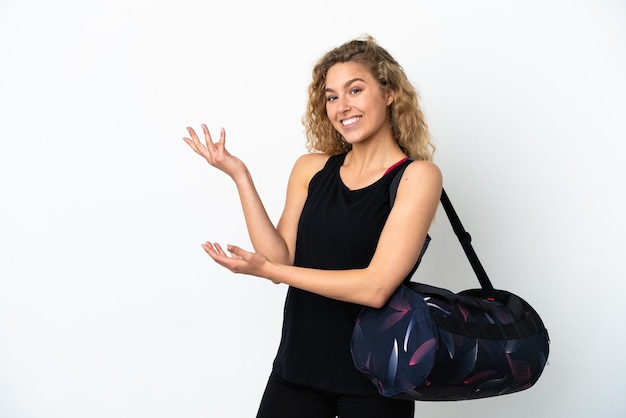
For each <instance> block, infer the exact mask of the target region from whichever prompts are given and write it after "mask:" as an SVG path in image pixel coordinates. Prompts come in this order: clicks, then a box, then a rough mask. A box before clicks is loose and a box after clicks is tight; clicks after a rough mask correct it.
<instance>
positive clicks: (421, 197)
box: [203, 161, 442, 307]
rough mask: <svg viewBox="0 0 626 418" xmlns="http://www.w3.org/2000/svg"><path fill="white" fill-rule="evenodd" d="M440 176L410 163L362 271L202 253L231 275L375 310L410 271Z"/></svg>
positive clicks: (214, 249)
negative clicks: (377, 239)
mask: <svg viewBox="0 0 626 418" xmlns="http://www.w3.org/2000/svg"><path fill="white" fill-rule="evenodd" d="M441 187H442V180H441V173H440V171H439V169H438V168H437V166H435V165H434V164H432V163H428V162H424V161H416V162H413V163H411V164H410V165H409V166H408V167H407V169H406V170H405V172H404V175H403V177H402V181H401V182H400V185H399V187H398V194H397V197H396V201H395V204H394V206H393V209H392V211H391V213H390V214H389V218H388V219H387V222H386V223H385V227H384V228H383V231H382V233H381V236H380V239H379V242H378V246H377V248H376V252H375V253H374V256H373V258H372V260H371V262H370V264H369V265H368V266H367V267H366V268H364V269H352V270H332V271H331V270H319V269H306V268H301V267H294V266H291V265H284V264H280V263H275V262H272V261H270V260H268V259H266V258H265V257H263V256H262V255H260V254H255V253H250V252H247V251H244V250H242V249H241V248H239V247H236V246H228V247H227V250H228V252H229V253H230V254H231V255H230V256H229V255H228V254H227V253H225V252H224V251H223V249H222V248H221V247H220V246H219V245H217V244H211V243H206V244H205V245H203V247H204V249H205V251H206V252H207V253H208V254H209V255H210V256H211V257H212V258H213V259H214V260H215V261H216V262H218V263H219V264H221V265H223V266H224V267H226V268H228V269H230V270H231V271H233V272H236V273H244V274H251V275H255V276H259V277H265V278H268V279H270V280H272V281H273V282H275V283H285V284H288V285H290V286H294V287H297V288H300V289H304V290H307V291H310V292H313V293H317V294H320V295H323V296H326V297H330V298H333V299H338V300H343V301H347V302H353V303H358V304H361V305H366V306H373V307H380V306H382V305H384V303H385V302H386V301H387V299H389V297H390V296H391V294H392V293H393V291H394V290H395V289H396V288H397V287H398V286H399V285H400V283H401V282H402V280H403V279H404V278H405V277H406V276H407V275H408V273H409V272H410V271H411V268H412V267H413V265H414V264H415V261H416V260H417V257H418V256H419V252H420V250H421V248H422V244H423V242H424V239H425V237H426V234H427V232H428V228H429V226H430V224H431V222H432V219H433V217H434V215H435V212H436V210H437V205H438V203H439V198H440V196H441Z"/></svg>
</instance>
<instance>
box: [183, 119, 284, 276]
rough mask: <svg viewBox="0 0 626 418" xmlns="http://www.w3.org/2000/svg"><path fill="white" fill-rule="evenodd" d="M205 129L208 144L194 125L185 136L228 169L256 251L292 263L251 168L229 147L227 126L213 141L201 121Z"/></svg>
mask: <svg viewBox="0 0 626 418" xmlns="http://www.w3.org/2000/svg"><path fill="white" fill-rule="evenodd" d="M202 130H203V131H204V137H205V144H203V143H202V142H200V139H199V138H198V135H197V134H196V133H195V131H194V130H193V129H192V128H187V131H188V132H189V135H190V137H185V138H183V140H184V141H185V142H186V143H187V144H188V145H189V146H190V147H191V148H192V149H193V150H194V151H195V152H196V153H197V154H198V155H200V156H201V157H203V158H204V159H206V160H207V162H208V163H209V164H210V165H212V166H213V167H216V168H218V169H220V170H221V171H223V172H224V173H226V174H227V175H228V176H230V177H231V178H232V179H233V181H234V182H235V185H236V187H237V191H238V193H239V199H240V201H241V207H242V209H243V214H244V218H245V221H246V227H247V229H248V234H249V236H250V240H251V242H252V245H253V247H254V249H255V251H257V252H259V253H261V254H264V255H265V256H266V257H267V258H268V260H271V261H272V262H275V263H281V264H290V259H291V257H290V255H289V250H288V246H287V243H286V242H285V239H284V238H283V236H282V235H281V234H280V233H279V232H278V230H277V229H276V228H275V227H274V225H273V224H272V221H271V220H270V218H269V216H268V215H267V211H266V210H265V207H264V206H263V202H262V201H261V198H260V197H259V195H258V193H257V190H256V187H255V186H254V182H253V181H252V176H251V175H250V172H249V171H248V168H247V167H246V165H245V164H244V163H243V161H241V160H240V159H239V158H237V157H235V156H233V155H231V154H230V153H229V152H228V151H227V150H226V146H225V145H226V133H225V131H224V129H222V130H221V132H220V139H219V141H218V142H216V143H214V142H213V141H212V139H211V134H210V133H209V130H208V128H207V127H206V125H204V124H203V125H202Z"/></svg>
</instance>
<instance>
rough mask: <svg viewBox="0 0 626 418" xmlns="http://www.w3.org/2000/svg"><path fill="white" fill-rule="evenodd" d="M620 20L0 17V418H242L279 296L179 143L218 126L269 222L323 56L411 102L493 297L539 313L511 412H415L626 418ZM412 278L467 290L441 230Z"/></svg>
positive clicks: (5, 6)
mask: <svg viewBox="0 0 626 418" xmlns="http://www.w3.org/2000/svg"><path fill="white" fill-rule="evenodd" d="M625 23H626V6H625V4H624V2H620V1H617V0H616V1H609V0H600V1H598V0H593V1H592V0H589V1H549V0H546V1H528V0H527V1H523V2H522V1H516V2H513V1H500V0H493V1H488V0H474V1H428V2H427V1H415V0H411V1H405V2H402V1H394V0H387V1H383V2H381V1H380V0H375V1H374V0H363V1H360V2H338V1H334V0H333V1H326V0H320V1H317V2H308V3H301V2H295V1H292V2H287V1H284V2H283V1H276V0H269V1H265V2H260V1H241V0H239V1H238V0H229V1H222V2H208V1H191V0H177V1H170V2H167V1H148V0H143V1H122V0H108V1H98V2H95V1H92V2H88V1H82V0H81V1H78V0H75V1H72V0H57V1H54V2H52V1H33V0H31V1H26V0H24V1H17V0H0V417H2V418H56V417H62V418H85V417H89V418H101V417H107V418H108V417H115V418H137V417H151V418H165V417H167V418H169V417H177V418H178V417H184V418H195V417H252V416H254V414H255V412H256V408H257V404H258V401H259V398H260V396H261V392H262V390H263V388H264V385H265V381H266V378H267V376H268V373H269V371H270V367H271V362H272V359H273V357H274V354H275V351H276V347H277V344H278V339H279V333H280V323H281V319H282V303H283V298H284V294H285V290H286V289H285V287H284V286H275V285H272V284H270V283H268V282H266V281H264V280H262V279H257V278H251V277H247V276H234V275H232V274H230V273H228V272H227V271H225V270H222V269H220V268H218V267H217V266H216V265H214V264H213V263H212V262H211V260H210V259H209V258H208V256H206V254H204V252H203V251H202V250H201V248H200V243H201V242H203V241H205V240H217V241H220V242H222V243H236V244H240V245H242V246H244V247H246V248H250V245H249V241H248V238H247V235H246V231H245V227H244V224H243V219H242V216H241V210H240V208H239V204H238V200H237V196H236V193H235V190H234V187H233V185H232V183H231V181H230V180H229V179H228V178H227V177H226V176H224V175H223V174H222V173H220V172H217V171H216V170H214V169H211V168H210V167H208V166H207V165H206V164H205V163H203V161H202V160H201V159H200V158H199V157H197V156H196V155H195V154H193V152H191V150H190V149H188V147H187V146H186V145H185V144H184V142H183V141H182V140H181V138H182V136H184V135H185V133H186V132H185V127H186V126H188V125H191V126H194V127H196V128H199V125H200V123H203V122H206V123H207V124H208V125H209V127H210V128H211V130H212V132H214V133H215V134H216V137H217V134H218V130H219V128H220V127H221V126H224V127H226V129H227V138H228V140H227V145H229V147H230V150H231V151H232V152H233V153H234V154H236V155H238V156H240V157H241V158H242V159H243V160H244V161H246V162H247V164H248V166H249V168H250V170H251V171H252V173H253V176H254V178H255V181H256V184H257V187H258V189H259V192H260V194H261V196H262V197H263V199H264V202H265V204H266V207H267V210H268V212H269V213H270V216H271V217H272V219H274V220H277V219H278V217H279V216H280V212H281V210H282V205H283V200H284V189H285V185H286V179H287V176H288V174H289V171H290V169H291V166H292V164H293V162H294V161H295V159H296V158H297V157H298V156H299V155H300V154H302V153H304V152H306V150H305V148H304V137H303V129H302V126H301V124H300V117H301V116H302V114H303V112H304V106H305V101H306V87H307V85H308V82H309V79H310V71H311V68H312V65H313V63H314V62H315V60H316V59H317V58H318V57H320V56H321V55H322V54H323V53H324V52H326V51H327V50H328V49H330V48H333V47H335V46H337V45H339V44H341V43H343V42H344V41H347V40H349V39H352V38H354V37H357V36H359V35H361V34H363V33H369V34H371V35H373V36H374V37H375V38H376V39H377V40H378V41H379V42H380V43H381V44H382V45H383V46H384V47H386V48H387V49H388V50H389V51H390V52H391V53H392V54H393V55H394V56H395V57H396V58H397V59H398V61H399V62H400V63H401V64H402V65H403V66H404V68H405V70H406V72H407V73H408V75H409V77H410V79H411V80H412V81H413V82H414V84H415V85H416V86H417V87H418V89H419V91H420V93H421V95H422V99H423V105H424V109H425V112H426V115H427V118H428V121H429V122H430V126H431V130H432V134H433V136H434V139H435V141H436V144H437V147H438V149H437V153H436V162H437V163H438V164H439V166H440V167H441V169H442V171H443V173H444V181H445V184H444V186H445V188H446V190H447V191H448V193H449V195H450V197H451V199H452V202H453V203H454V205H455V207H456V209H457V211H458V212H459V214H460V216H461V219H462V220H463V222H464V224H465V227H466V228H467V229H468V231H470V233H472V236H473V238H474V246H475V249H476V251H477V253H478V255H479V256H480V258H481V260H482V262H483V264H484V266H485V268H486V270H487V272H488V273H489V275H490V277H491V279H492V281H493V282H494V283H495V285H496V287H500V288H505V289H507V290H510V291H513V292H515V293H518V294H519V295H521V296H522V297H524V298H525V299H527V300H528V301H529V302H531V304H532V305H533V306H534V307H535V308H536V309H537V310H538V311H539V312H540V314H541V315H542V317H543V319H544V321H545V322H546V325H547V326H548V328H549V331H550V336H551V340H552V343H551V353H550V359H549V365H548V366H547V367H546V369H545V372H544V374H543V375H542V377H541V378H540V380H539V382H538V383H537V384H536V385H535V386H534V387H533V388H531V389H529V390H527V391H525V392H521V393H518V394H513V395H507V396H503V397H500V398H493V399H487V400H479V401H469V402H457V403H418V404H417V414H416V416H420V417H442V418H443V417H457V416H460V415H461V414H462V415H463V416H464V417H466V418H472V417H500V416H507V417H510V418H516V417H519V418H525V417H550V418H553V417H568V418H571V417H589V416H602V417H620V416H625V415H626V399H624V395H623V391H624V390H623V380H624V379H623V378H624V374H626V357H625V353H626V336H625V332H624V320H625V319H626V308H625V303H624V298H623V294H624V290H625V288H626V285H625V282H626V274H625V273H624V263H623V260H624V257H625V256H624V249H625V248H624V236H625V234H626V227H625V221H624V214H625V213H626V199H625V197H624V178H625V176H624V175H625V174H626V169H625V168H624V162H623V160H624V156H623V151H624V149H625V147H624V141H625V140H626V129H625V128H624V121H623V119H624V116H625V115H626V106H625V100H626V83H625V79H626V77H625V74H626V24H625ZM431 235H432V236H433V243H432V246H431V249H430V250H429V253H428V255H427V257H426V260H425V264H424V265H423V267H422V268H421V269H420V271H419V272H418V277H417V278H416V279H417V280H422V281H427V282H431V283H433V284H436V285H440V286H447V287H450V288H452V289H453V290H462V289H465V288H469V287H475V286H476V281H475V280H474V279H473V278H472V275H471V271H470V269H469V267H468V264H467V261H466V260H465V258H464V256H463V253H462V251H461V248H460V246H459V245H458V243H457V242H456V239H455V237H454V235H452V233H451V232H450V228H449V224H448V221H447V220H446V218H445V214H444V213H443V212H440V213H439V214H438V216H437V221H436V223H435V225H434V226H433V229H432V231H431Z"/></svg>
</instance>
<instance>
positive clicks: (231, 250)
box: [226, 245, 246, 259]
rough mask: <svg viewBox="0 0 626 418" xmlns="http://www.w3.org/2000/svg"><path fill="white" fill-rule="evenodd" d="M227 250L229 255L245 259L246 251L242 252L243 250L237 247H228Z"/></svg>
mask: <svg viewBox="0 0 626 418" xmlns="http://www.w3.org/2000/svg"><path fill="white" fill-rule="evenodd" d="M226 249H227V250H228V252H229V253H231V254H232V255H233V256H234V257H236V258H240V259H243V258H244V256H245V255H246V251H244V250H242V249H241V248H239V247H237V246H235V245H227V246H226Z"/></svg>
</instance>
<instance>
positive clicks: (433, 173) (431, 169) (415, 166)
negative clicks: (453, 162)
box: [404, 160, 441, 180]
mask: <svg viewBox="0 0 626 418" xmlns="http://www.w3.org/2000/svg"><path fill="white" fill-rule="evenodd" d="M404 175H405V176H419V177H422V176H427V177H432V178H433V180H437V179H441V170H440V169H439V167H438V166H437V164H435V163H433V162H432V161H423V160H416V161H411V163H410V164H409V165H407V167H406V169H405V170H404Z"/></svg>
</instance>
